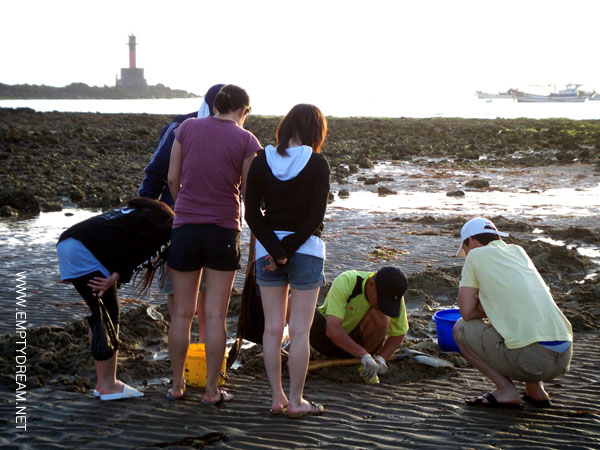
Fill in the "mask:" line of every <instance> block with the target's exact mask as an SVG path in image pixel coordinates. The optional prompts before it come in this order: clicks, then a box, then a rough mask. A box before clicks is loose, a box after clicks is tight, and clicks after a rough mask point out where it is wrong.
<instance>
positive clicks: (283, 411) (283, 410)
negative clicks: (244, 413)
mask: <svg viewBox="0 0 600 450" xmlns="http://www.w3.org/2000/svg"><path fill="white" fill-rule="evenodd" d="M283 414H287V405H286V406H284V407H283V408H280V409H270V410H269V415H270V416H281V415H283Z"/></svg>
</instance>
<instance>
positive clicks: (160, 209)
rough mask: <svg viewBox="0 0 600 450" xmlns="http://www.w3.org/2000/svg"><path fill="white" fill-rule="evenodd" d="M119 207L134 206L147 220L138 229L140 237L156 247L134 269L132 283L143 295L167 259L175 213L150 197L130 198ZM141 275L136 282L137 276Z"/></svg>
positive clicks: (141, 216) (143, 218) (142, 217)
mask: <svg viewBox="0 0 600 450" xmlns="http://www.w3.org/2000/svg"><path fill="white" fill-rule="evenodd" d="M118 207H119V208H126V207H128V208H134V209H135V210H136V211H138V213H139V215H140V218H141V219H142V220H145V221H147V222H148V226H147V227H146V228H145V229H143V230H140V234H141V235H142V236H140V238H142V239H144V238H145V236H147V239H148V240H149V241H150V242H156V247H155V248H154V249H153V250H154V251H155V253H154V254H153V255H152V256H151V257H150V258H148V259H147V260H146V261H145V262H144V263H143V264H142V265H141V266H138V267H137V268H136V270H135V275H134V278H133V279H134V283H137V284H138V286H137V288H138V292H139V294H140V295H144V294H146V293H147V292H148V289H149V288H150V285H151V284H152V280H153V279H154V274H155V273H156V270H157V269H159V268H160V267H161V266H162V265H163V264H164V263H166V261H167V252H168V249H169V244H170V243H171V242H170V241H171V229H172V228H173V218H174V217H175V213H174V212H173V210H172V209H171V208H170V207H169V206H168V205H167V204H165V203H163V202H161V201H158V200H153V199H151V198H143V197H136V198H131V199H129V200H127V201H125V202H123V203H122V204H121V205H119V206H118ZM139 276H142V278H141V279H140V281H139V282H138V281H137V280H138V277H139Z"/></svg>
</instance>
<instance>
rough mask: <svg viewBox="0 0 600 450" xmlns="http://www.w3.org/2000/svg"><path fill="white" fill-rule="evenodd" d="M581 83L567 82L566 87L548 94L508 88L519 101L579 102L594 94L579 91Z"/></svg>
mask: <svg viewBox="0 0 600 450" xmlns="http://www.w3.org/2000/svg"><path fill="white" fill-rule="evenodd" d="M580 86H581V84H567V87H566V89H562V90H560V91H558V92H552V93H550V94H546V95H542V94H531V93H528V92H523V91H520V90H518V89H509V92H510V93H511V95H512V97H513V98H514V99H515V100H516V101H518V102H520V103H544V102H568V103H581V102H585V101H586V100H588V99H589V98H590V97H592V96H593V95H594V93H593V92H587V91H581V90H579V87H580Z"/></svg>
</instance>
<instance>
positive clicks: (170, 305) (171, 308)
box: [167, 294, 175, 317]
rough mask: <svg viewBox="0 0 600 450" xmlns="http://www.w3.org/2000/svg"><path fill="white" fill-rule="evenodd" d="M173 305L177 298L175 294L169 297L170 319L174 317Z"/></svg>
mask: <svg viewBox="0 0 600 450" xmlns="http://www.w3.org/2000/svg"><path fill="white" fill-rule="evenodd" d="M173 303H175V296H174V295H173V294H169V295H167V310H168V311H169V317H173Z"/></svg>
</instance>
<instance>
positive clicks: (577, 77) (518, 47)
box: [0, 0, 600, 113]
mask: <svg viewBox="0 0 600 450" xmlns="http://www.w3.org/2000/svg"><path fill="white" fill-rule="evenodd" d="M1 11H2V17H3V19H2V26H1V27H0V61H1V63H0V83H5V84H22V83H28V84H46V85H50V86H65V85H67V84H70V83H72V82H83V83H86V84H88V85H91V86H104V85H107V86H113V85H114V84H115V77H116V76H117V75H119V76H120V68H122V67H127V66H128V63H129V60H128V47H127V42H128V36H129V35H130V34H135V35H136V37H137V43H138V46H137V66H138V67H141V68H143V69H144V71H145V72H144V73H145V77H146V80H147V81H148V83H149V84H158V83H162V84H165V85H167V86H169V87H171V88H174V89H185V90H188V91H190V92H194V93H196V94H203V93H204V92H205V91H206V89H208V88H209V87H210V86H211V85H212V84H215V83H233V84H237V85H239V86H241V87H243V88H245V89H246V90H247V91H248V93H249V94H250V97H251V99H252V102H253V104H255V103H256V102H259V103H262V105H263V108H261V109H262V110H263V111H264V110H265V109H268V108H265V106H268V105H269V104H273V105H275V104H277V105H281V104H289V105H290V107H291V106H293V105H294V104H296V103H300V102H303V103H314V104H317V105H318V106H319V105H322V104H323V105H331V104H334V103H335V104H336V105H337V106H338V107H339V106H340V105H342V106H343V105H348V107H350V106H351V105H352V104H353V103H355V102H357V101H361V102H387V103H393V102H402V101H404V100H405V99H407V98H412V99H417V98H420V97H427V98H432V97H437V98H459V97H460V96H461V95H465V94H466V93H469V95H472V94H473V93H474V91H475V90H484V91H490V92H498V91H504V90H506V89H508V88H511V87H520V88H527V86H532V85H546V86H547V85H556V86H557V87H562V85H564V84H565V83H570V82H578V83H583V84H584V87H586V88H589V89H590V90H591V89H597V90H598V91H600V70H599V69H600V57H599V54H600V53H599V52H598V49H597V44H598V42H599V39H598V33H597V23H598V18H600V2H597V1H580V0H560V1H559V0H544V1H537V0H520V1H514V0H502V1H496V0H476V1H467V0H406V1H405V0H389V1H388V0H364V1H355V0H343V1H338V0H316V1H314V0H302V1H286V0H277V1H270V0H264V1H261V0H255V1H251V0H243V1H239V0H228V1H219V0H211V1H203V0H177V1H166V0H163V1H156V0H119V1H115V0H103V1H98V0H73V1H72V0H52V1H48V0H19V1H11V2H2V6H1ZM532 89H533V87H532ZM273 109H276V108H275V107H274V106H273ZM322 109H323V108H322ZM338 109H339V108H338ZM279 112H280V111H274V113H279Z"/></svg>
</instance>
